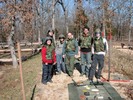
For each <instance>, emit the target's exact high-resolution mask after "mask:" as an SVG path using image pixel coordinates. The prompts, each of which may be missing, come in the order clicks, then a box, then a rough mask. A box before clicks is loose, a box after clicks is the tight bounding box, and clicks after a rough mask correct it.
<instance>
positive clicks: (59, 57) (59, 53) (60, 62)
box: [55, 34, 66, 74]
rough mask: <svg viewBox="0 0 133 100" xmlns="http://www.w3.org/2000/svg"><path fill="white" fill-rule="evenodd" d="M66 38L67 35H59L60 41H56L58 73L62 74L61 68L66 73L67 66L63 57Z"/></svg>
mask: <svg viewBox="0 0 133 100" xmlns="http://www.w3.org/2000/svg"><path fill="white" fill-rule="evenodd" d="M64 40H65V36H64V35H63V34H60V35H59V41H57V42H56V49H55V52H56V60H57V73H56V74H61V70H62V71H63V72H64V73H66V68H65V64H64V62H63V57H62V48H63V43H64Z"/></svg>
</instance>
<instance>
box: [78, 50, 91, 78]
mask: <svg viewBox="0 0 133 100" xmlns="http://www.w3.org/2000/svg"><path fill="white" fill-rule="evenodd" d="M91 55H92V54H91V52H87V53H83V52H81V73H82V74H86V76H88V75H89V69H90V67H91V62H92V60H91Z"/></svg>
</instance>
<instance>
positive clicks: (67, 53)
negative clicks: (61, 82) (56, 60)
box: [62, 32, 78, 77]
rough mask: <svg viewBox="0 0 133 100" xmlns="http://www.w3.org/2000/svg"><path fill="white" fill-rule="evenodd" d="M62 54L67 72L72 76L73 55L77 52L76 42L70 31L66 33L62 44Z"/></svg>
mask: <svg viewBox="0 0 133 100" xmlns="http://www.w3.org/2000/svg"><path fill="white" fill-rule="evenodd" d="M62 54H63V58H64V59H65V65H66V70H67V74H68V75H69V76H70V77H73V71H74V61H75V56H76V55H77V54H78V42H77V40H76V39H74V37H73V34H72V33H70V32H69V33H68V34H67V39H66V41H65V42H64V44H63V49H62Z"/></svg>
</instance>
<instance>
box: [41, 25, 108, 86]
mask: <svg viewBox="0 0 133 100" xmlns="http://www.w3.org/2000/svg"><path fill="white" fill-rule="evenodd" d="M48 35H49V36H48V37H47V38H45V42H44V46H43V47H42V62H43V74H42V83H44V84H47V82H52V80H51V78H52V73H51V72H52V66H53V65H55V64H56V63H57V74H61V70H62V71H63V72H64V73H67V74H68V75H69V76H70V77H73V71H74V61H75V58H76V56H77V54H78V51H80V57H81V75H80V76H83V75H86V76H87V77H88V79H89V80H90V83H92V82H93V77H94V75H95V73H97V75H96V78H97V79H98V82H100V77H101V71H102V69H103V66H104V56H105V53H106V52H107V51H108V43H107V40H106V39H105V38H103V37H102V36H101V31H100V29H97V30H96V32H95V36H94V37H92V36H91V34H90V33H89V28H88V27H84V30H83V33H82V35H81V36H80V38H79V41H77V40H76V39H75V38H74V36H73V34H72V33H70V32H69V33H68V34H67V38H66V39H65V36H64V35H63V34H61V35H59V41H57V42H56V43H55V44H54V42H53V37H52V36H53V32H52V35H51V33H50V32H49V33H48ZM48 41H50V42H51V43H49V42H48ZM79 47H80V50H79ZM92 55H93V60H92ZM97 65H98V69H97ZM49 66H50V67H49Z"/></svg>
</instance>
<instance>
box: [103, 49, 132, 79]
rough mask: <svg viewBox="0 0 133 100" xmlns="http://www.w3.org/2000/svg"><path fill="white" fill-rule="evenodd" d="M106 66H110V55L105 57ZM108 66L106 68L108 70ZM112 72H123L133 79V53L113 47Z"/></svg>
mask: <svg viewBox="0 0 133 100" xmlns="http://www.w3.org/2000/svg"><path fill="white" fill-rule="evenodd" d="M105 66H108V55H107V56H106V59H105ZM107 69H108V67H106V68H105V70H107ZM111 72H112V73H115V72H118V73H121V74H124V75H126V76H127V77H128V78H129V79H131V80H132V79H133V74H132V73H133V55H131V54H129V53H125V52H123V51H119V50H117V49H115V48H111Z"/></svg>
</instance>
